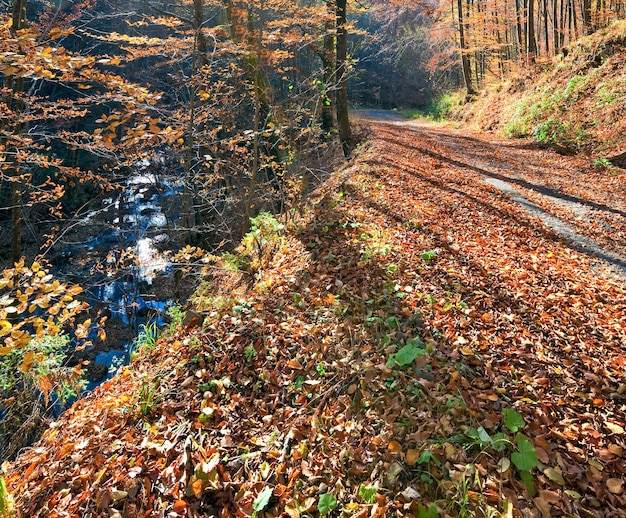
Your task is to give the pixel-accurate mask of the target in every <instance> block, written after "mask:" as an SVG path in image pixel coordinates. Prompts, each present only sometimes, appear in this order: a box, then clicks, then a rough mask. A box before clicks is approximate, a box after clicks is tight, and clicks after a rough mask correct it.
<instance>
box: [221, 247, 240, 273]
mask: <svg viewBox="0 0 626 518" xmlns="http://www.w3.org/2000/svg"><path fill="white" fill-rule="evenodd" d="M221 258H222V262H223V264H224V268H226V269H227V270H229V271H231V272H238V271H239V270H240V269H241V267H242V266H243V264H242V259H241V258H240V257H239V256H238V255H235V254H233V253H230V252H224V253H223V254H222V255H221Z"/></svg>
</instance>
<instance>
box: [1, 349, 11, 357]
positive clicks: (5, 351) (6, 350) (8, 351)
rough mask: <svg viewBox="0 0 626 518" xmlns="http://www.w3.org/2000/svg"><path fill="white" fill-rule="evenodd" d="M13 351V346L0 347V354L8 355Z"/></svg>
mask: <svg viewBox="0 0 626 518" xmlns="http://www.w3.org/2000/svg"><path fill="white" fill-rule="evenodd" d="M12 351H13V347H0V356H6V355H7V354H9V353H11V352H12Z"/></svg>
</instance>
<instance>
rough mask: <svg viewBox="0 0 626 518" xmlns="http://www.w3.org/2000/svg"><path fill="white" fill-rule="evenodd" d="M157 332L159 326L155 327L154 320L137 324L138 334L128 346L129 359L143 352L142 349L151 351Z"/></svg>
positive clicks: (155, 342) (154, 344)
mask: <svg viewBox="0 0 626 518" xmlns="http://www.w3.org/2000/svg"><path fill="white" fill-rule="evenodd" d="M158 334H159V328H158V327H157V325H156V322H150V323H149V324H141V325H140V326H139V334H138V335H137V338H135V340H133V343H132V344H131V346H130V350H129V356H130V358H131V360H132V359H134V358H136V357H138V356H140V355H141V354H143V352H144V351H151V350H152V349H154V348H155V347H156V344H157V338H158Z"/></svg>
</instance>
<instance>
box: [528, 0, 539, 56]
mask: <svg viewBox="0 0 626 518" xmlns="http://www.w3.org/2000/svg"><path fill="white" fill-rule="evenodd" d="M526 38H527V40H528V42H527V44H526V49H527V52H528V55H529V56H536V55H537V38H536V36H535V0H528V20H527V29H526Z"/></svg>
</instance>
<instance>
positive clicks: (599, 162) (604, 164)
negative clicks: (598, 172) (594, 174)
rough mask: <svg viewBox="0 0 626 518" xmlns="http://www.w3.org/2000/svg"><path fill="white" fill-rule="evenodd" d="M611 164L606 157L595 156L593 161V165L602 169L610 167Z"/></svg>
mask: <svg viewBox="0 0 626 518" xmlns="http://www.w3.org/2000/svg"><path fill="white" fill-rule="evenodd" d="M612 166H613V164H612V163H611V161H610V160H609V159H608V158H596V159H595V160H594V161H593V167H601V168H604V169H608V168H610V167H612Z"/></svg>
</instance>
